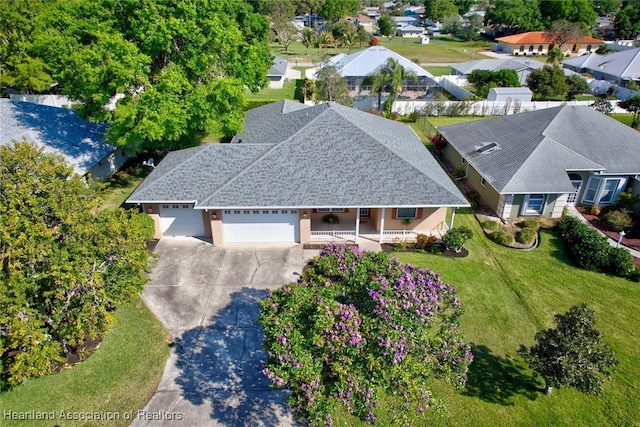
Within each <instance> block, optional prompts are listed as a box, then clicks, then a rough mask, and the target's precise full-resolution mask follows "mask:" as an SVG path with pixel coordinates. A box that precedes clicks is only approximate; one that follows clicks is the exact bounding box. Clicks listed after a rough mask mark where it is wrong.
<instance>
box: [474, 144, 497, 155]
mask: <svg viewBox="0 0 640 427" xmlns="http://www.w3.org/2000/svg"><path fill="white" fill-rule="evenodd" d="M474 148H475V149H476V153H478V154H488V153H491V152H493V151H497V150H499V149H500V146H499V145H498V143H497V142H484V143H483V145H476V146H475V147H474Z"/></svg>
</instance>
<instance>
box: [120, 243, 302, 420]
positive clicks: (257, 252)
mask: <svg viewBox="0 0 640 427" xmlns="http://www.w3.org/2000/svg"><path fill="white" fill-rule="evenodd" d="M154 252H155V253H156V255H157V262H156V265H155V267H154V268H153V270H152V273H151V275H150V282H149V283H148V284H147V285H146V286H145V288H144V290H143V292H142V298H143V299H144V301H145V302H146V304H147V305H148V306H149V308H150V309H151V310H152V311H153V312H154V313H155V315H156V316H157V317H158V318H159V319H160V321H161V322H162V323H163V324H164V326H165V327H166V328H167V330H168V331H169V332H170V333H171V335H172V336H173V338H174V345H173V349H172V351H171V355H170V357H169V360H168V361H167V364H166V366H165V370H164V374H163V377H162V380H161V381H160V384H159V385H158V390H157V392H156V393H155V395H154V396H153V397H152V398H151V400H150V401H149V403H148V404H147V406H146V407H145V408H144V409H143V410H141V411H139V412H138V414H135V421H134V422H133V424H132V426H134V427H138V426H154V427H156V426H162V427H165V426H167V427H177V426H247V427H248V426H290V425H295V424H296V423H295V422H294V420H293V416H292V414H291V411H290V408H289V406H288V405H287V403H286V394H285V393H284V392H282V391H275V390H272V389H271V388H270V386H269V382H268V381H267V380H266V378H264V376H263V375H262V373H261V370H262V368H263V365H264V362H265V361H266V357H267V355H266V352H264V351H263V350H262V343H263V334H262V330H261V328H260V326H259V324H258V323H257V319H258V315H259V311H260V301H261V300H262V299H263V298H264V297H265V296H266V295H267V293H268V290H269V289H275V288H278V287H280V286H281V285H283V284H285V283H288V282H290V281H292V280H295V279H296V276H297V274H299V273H301V272H302V266H303V257H302V249H301V247H300V245H289V244H280V245H228V246H225V247H223V248H220V247H215V246H213V245H211V244H210V243H207V242H204V241H201V240H198V239H194V238H165V239H162V240H161V241H160V242H159V243H158V245H157V246H156V249H155V251H154Z"/></svg>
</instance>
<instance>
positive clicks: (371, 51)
mask: <svg viewBox="0 0 640 427" xmlns="http://www.w3.org/2000/svg"><path fill="white" fill-rule="evenodd" d="M389 58H393V59H395V60H396V61H398V63H399V64H400V65H402V67H404V68H405V69H407V70H411V71H413V72H414V73H416V76H418V77H429V78H431V79H432V78H433V74H431V73H430V72H428V71H427V70H425V69H424V68H422V67H420V66H419V65H417V64H414V63H413V62H411V61H409V60H408V59H407V58H405V57H404V56H401V55H399V54H397V53H395V52H394V51H392V50H389V49H387V48H386V47H382V46H372V47H370V48H368V49H363V50H360V51H358V52H354V53H352V54H351V55H345V54H338V55H336V56H333V57H331V58H329V60H328V62H329V63H330V64H331V65H333V66H335V67H336V69H337V70H338V72H339V73H340V75H341V76H342V77H364V76H368V75H369V74H371V73H373V72H375V71H376V70H377V69H378V67H380V66H382V65H384V64H385V63H386V62H387V60H388V59H389Z"/></svg>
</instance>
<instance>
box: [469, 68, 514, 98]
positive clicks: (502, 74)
mask: <svg viewBox="0 0 640 427" xmlns="http://www.w3.org/2000/svg"><path fill="white" fill-rule="evenodd" d="M467 80H468V81H469V83H471V84H472V85H474V86H475V87H476V95H477V96H478V97H480V98H486V97H487V95H488V94H489V89H491V88H493V87H520V86H521V84H520V79H519V77H518V73H516V71H515V70H510V69H504V70H498V71H490V70H473V71H472V72H471V73H469V74H468V75H467Z"/></svg>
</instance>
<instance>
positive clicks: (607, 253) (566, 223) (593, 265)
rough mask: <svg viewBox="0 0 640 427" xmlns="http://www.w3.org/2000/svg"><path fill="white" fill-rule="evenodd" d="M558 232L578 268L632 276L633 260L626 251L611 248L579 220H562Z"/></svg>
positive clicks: (569, 217) (566, 218) (571, 218)
mask: <svg viewBox="0 0 640 427" xmlns="http://www.w3.org/2000/svg"><path fill="white" fill-rule="evenodd" d="M557 230H558V233H559V235H560V237H561V238H562V240H563V241H564V243H565V246H566V247H567V252H568V253H569V256H570V258H571V259H572V260H573V262H574V263H575V264H576V265H577V266H578V267H580V268H583V269H585V270H594V271H600V272H603V273H609V274H614V275H616V276H620V277H628V276H629V275H630V274H631V273H632V272H633V269H634V266H633V262H632V261H631V256H630V255H629V253H628V252H627V251H626V250H625V249H623V248H613V247H611V245H609V242H608V241H607V239H606V238H605V237H602V236H601V235H600V234H599V233H598V232H597V231H596V230H594V229H593V228H591V227H589V226H588V225H586V224H584V223H582V222H581V221H580V220H579V219H578V218H575V217H572V216H564V217H562V219H561V220H560V221H559V222H558V227H557Z"/></svg>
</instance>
